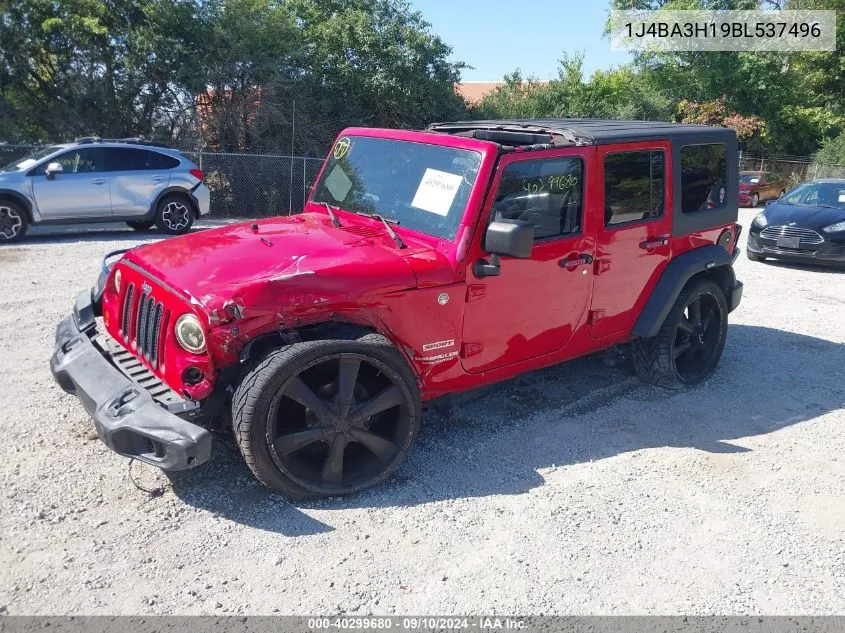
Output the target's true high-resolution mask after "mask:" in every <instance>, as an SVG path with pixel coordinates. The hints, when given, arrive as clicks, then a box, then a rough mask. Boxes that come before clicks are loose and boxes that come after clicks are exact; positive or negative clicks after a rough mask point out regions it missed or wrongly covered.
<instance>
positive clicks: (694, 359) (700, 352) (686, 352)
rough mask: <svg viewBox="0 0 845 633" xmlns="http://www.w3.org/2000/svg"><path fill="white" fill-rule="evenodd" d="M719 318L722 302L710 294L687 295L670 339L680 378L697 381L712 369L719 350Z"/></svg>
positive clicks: (685, 380)
mask: <svg viewBox="0 0 845 633" xmlns="http://www.w3.org/2000/svg"><path fill="white" fill-rule="evenodd" d="M722 319H724V315H723V314H722V313H721V306H720V305H719V302H718V301H717V300H716V297H714V296H713V295H709V294H697V295H694V296H693V297H692V298H691V299H690V301H689V303H688V304H687V306H686V309H685V310H684V314H683V316H682V318H681V319H680V320H679V321H678V324H677V326H676V327H675V339H674V341H673V342H672V362H673V363H674V364H675V371H676V372H677V374H678V377H679V378H680V379H681V380H682V381H683V382H686V383H694V382H697V381H698V380H700V379H701V378H702V377H703V376H704V375H705V374H708V373H709V372H710V371H712V365H713V364H714V357H715V355H716V353H717V351H721V350H719V342H720V339H721V327H720V324H721V321H722Z"/></svg>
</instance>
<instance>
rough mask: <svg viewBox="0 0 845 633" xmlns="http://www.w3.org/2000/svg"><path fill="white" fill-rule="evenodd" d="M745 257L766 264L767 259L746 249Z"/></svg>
mask: <svg viewBox="0 0 845 633" xmlns="http://www.w3.org/2000/svg"><path fill="white" fill-rule="evenodd" d="M745 256H746V257H748V259H749V260H751V261H752V262H764V261H766V258H765V257H764V256H762V255H757V254H756V253H752V252H751V251H750V250H748V249H745Z"/></svg>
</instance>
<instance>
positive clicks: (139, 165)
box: [105, 147, 156, 171]
mask: <svg viewBox="0 0 845 633" xmlns="http://www.w3.org/2000/svg"><path fill="white" fill-rule="evenodd" d="M105 152H106V164H107V165H108V170H109V171H143V170H146V169H156V167H154V166H152V158H153V156H152V152H149V151H147V150H145V149H136V148H134V147H109V148H106V150H105Z"/></svg>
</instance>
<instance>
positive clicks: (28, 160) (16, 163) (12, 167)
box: [0, 145, 62, 172]
mask: <svg viewBox="0 0 845 633" xmlns="http://www.w3.org/2000/svg"><path fill="white" fill-rule="evenodd" d="M61 149H62V148H61V147H60V146H58V145H56V146H53V147H45V148H44V149H41V150H38V151H37V152H34V153H32V154H30V155H29V156H24V157H23V158H18V159H16V160H13V161H12V162H11V163H9V164H8V165H6V166H5V167H3V169H0V172H3V171H23V170H24V169H29V168H30V167H32V166H33V165H34V164H35V163H37V162H38V161H39V160H41V159H42V158H46V157H47V156H49V155H50V154H53V153H55V152H58V151H59V150H61Z"/></svg>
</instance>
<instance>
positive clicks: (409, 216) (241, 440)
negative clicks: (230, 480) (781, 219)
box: [51, 120, 742, 499]
mask: <svg viewBox="0 0 845 633" xmlns="http://www.w3.org/2000/svg"><path fill="white" fill-rule="evenodd" d="M737 175H738V170H737V148H736V137H735V134H734V132H733V131H732V130H727V129H721V128H711V127H701V126H691V125H673V124H668V123H658V122H642V121H601V120H549V121H472V122H464V123H444V124H433V125H430V126H429V127H428V129H427V130H425V131H404V130H388V129H363V128H362V129H359V128H352V129H347V130H345V131H344V132H343V133H342V134H341V135H340V137H339V138H338V139H337V141H336V143H335V145H334V146H333V148H332V150H331V151H330V152H329V155H328V157H327V159H326V161H325V164H324V165H323V169H322V171H321V173H320V176H319V178H318V179H317V182H316V184H315V185H314V187H313V189H312V191H311V195H310V198H309V200H308V201H307V203H306V205H305V209H304V212H303V213H301V214H299V215H293V216H290V217H275V218H268V219H263V220H256V221H249V222H245V223H242V224H236V225H233V226H227V227H223V228H217V229H212V230H207V231H200V232H196V233H193V234H190V235H186V236H183V237H177V238H172V239H168V240H164V241H161V242H158V243H156V244H150V245H146V246H141V247H138V248H134V249H131V250H129V251H126V252H125V254H124V255H123V257H122V258H120V259H119V260H118V261H116V262H115V263H114V264H113V265H112V266H111V267H108V266H106V260H108V257H109V256H107V258H106V260H104V272H103V274H102V275H101V276H100V279H99V280H98V282H97V285H96V286H95V287H94V288H93V289H92V290H91V291H86V292H84V293H82V294H81V295H80V296H79V298H78V299H77V301H76V306H75V308H74V311H73V314H71V315H69V316H68V317H67V318H65V319H64V320H63V321H62V322H61V323H60V324H59V326H58V331H57V333H56V350H55V353H54V355H53V357H52V361H51V368H52V371H53V375H54V377H55V379H56V380H57V381H58V383H59V385H61V387H62V388H63V389H64V390H65V391H67V392H68V393H71V394H75V395H76V396H78V397H79V399H80V400H81V401H82V403H83V405H84V406H85V408H86V409H87V410H88V412H89V413H90V414H91V416H92V417H93V418H94V422H95V424H96V427H97V432H98V433H99V436H100V438H101V439H102V440H103V441H104V442H105V443H106V444H107V445H108V446H109V447H110V448H112V449H113V450H115V451H117V452H118V453H120V454H121V455H125V456H131V457H134V458H135V459H139V460H141V461H144V462H148V463H150V464H155V465H157V466H160V467H161V468H164V469H168V470H176V469H183V468H190V467H192V466H197V465H199V464H201V463H203V462H204V461H206V460H207V459H208V458H209V455H210V452H211V436H210V435H209V432H208V431H207V430H206V428H204V427H203V426H201V425H199V424H197V422H200V421H202V420H206V419H208V417H209V416H211V415H212V414H218V415H219V413H220V412H228V411H230V412H231V420H232V426H233V430H234V435H235V439H236V441H237V443H238V445H239V447H240V450H241V453H242V454H243V457H244V459H245V460H246V463H247V465H248V466H249V468H250V469H251V470H252V472H253V473H254V474H255V476H256V477H257V478H258V479H259V480H260V481H262V482H263V483H264V484H266V485H267V486H268V487H270V488H272V489H273V490H276V491H278V492H281V493H283V494H285V495H287V496H289V497H293V498H299V499H301V498H308V497H316V496H324V495H339V494H344V493H349V492H353V491H355V490H360V489H362V488H365V487H367V486H370V485H373V484H375V483H377V482H379V481H381V480H383V479H384V478H386V477H387V476H388V475H389V474H390V473H391V472H393V471H394V470H395V469H396V468H397V466H399V464H400V463H401V462H402V461H403V460H404V459H405V457H406V455H407V454H408V451H409V450H410V449H411V444H412V443H413V441H414V438H415V436H416V434H417V430H418V428H419V424H420V411H421V407H422V403H423V402H425V401H426V400H430V399H432V398H434V397H436V396H441V395H444V394H448V393H451V392H459V391H463V390H467V389H471V388H473V387H479V386H481V385H486V384H488V383H492V382H494V381H500V380H503V379H507V378H510V377H512V376H515V375H516V374H519V373H520V372H524V371H526V370H532V369H537V368H540V367H545V366H547V365H552V364H554V363H559V362H561V361H565V360H568V359H571V358H574V357H576V356H581V355H584V354H589V353H591V352H595V351H597V350H602V349H604V348H608V347H610V346H613V345H616V344H618V343H623V342H631V344H632V348H633V351H632V358H633V362H634V365H635V368H636V371H637V373H638V374H639V375H640V376H641V377H642V378H643V379H644V380H646V381H648V382H651V383H654V384H657V385H660V386H663V387H668V388H678V387H682V386H683V385H688V384H695V383H698V382H700V381H702V380H704V379H706V378H707V377H708V376H710V375H711V374H712V372H713V370H714V368H715V366H716V364H717V363H718V361H719V358H720V356H721V354H722V350H723V348H724V345H725V337H726V334H727V325H728V321H727V320H728V313H729V312H730V311H732V310H733V309H734V308H736V306H737V304H738V303H739V301H740V297H741V296H742V284H741V283H739V282H738V281H737V280H736V278H735V276H734V271H733V268H732V262H733V260H734V259H735V258H736V255H737V253H738V251H737V249H736V242H737V235H738V233H739V230H740V227H739V226H738V225H737V224H736V218H737V193H738V184H737ZM110 255H113V254H110ZM99 316H102V325H100V323H99V322H98V320H97V317H99Z"/></svg>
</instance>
